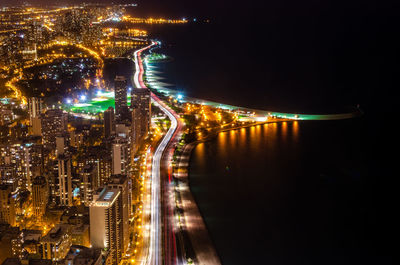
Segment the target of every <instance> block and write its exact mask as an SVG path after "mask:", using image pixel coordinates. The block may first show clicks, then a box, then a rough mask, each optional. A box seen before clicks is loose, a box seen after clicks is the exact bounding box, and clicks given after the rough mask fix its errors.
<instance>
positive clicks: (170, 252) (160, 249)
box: [134, 42, 182, 265]
mask: <svg viewBox="0 0 400 265" xmlns="http://www.w3.org/2000/svg"><path fill="white" fill-rule="evenodd" d="M155 45H157V43H156V42H153V43H152V44H151V45H149V46H147V47H144V48H142V49H140V50H137V51H136V52H135V53H134V57H135V58H134V59H135V69H136V71H135V74H134V85H135V87H136V88H137V89H140V88H146V86H145V84H144V82H143V73H144V68H143V61H142V58H141V53H142V52H143V51H145V50H147V49H150V48H151V47H153V46H155ZM151 97H152V102H153V103H154V104H155V105H156V106H157V107H158V108H160V109H161V111H163V112H164V113H165V114H166V115H167V116H168V118H169V119H170V120H171V126H170V128H169V129H168V131H167V133H166V134H165V136H164V138H163V139H162V140H161V142H160V144H159V145H158V146H157V148H156V151H155V152H154V155H153V162H152V174H151V201H150V211H151V213H150V215H151V217H150V227H149V228H150V229H149V230H150V240H149V247H148V252H147V255H146V257H145V259H143V261H142V264H151V265H159V264H164V262H163V261H164V260H165V264H176V263H177V259H176V251H175V248H174V247H171V245H170V243H166V244H165V245H163V244H162V232H163V230H162V227H163V222H162V220H164V228H165V231H166V234H167V235H168V236H171V237H172V239H173V238H174V236H175V235H174V232H173V231H174V230H173V223H171V222H170V221H169V220H170V219H165V218H163V216H162V211H163V208H162V203H161V202H162V193H161V186H162V184H163V183H162V182H163V181H164V180H165V178H162V175H161V166H162V162H161V161H162V158H163V157H164V156H165V155H167V161H168V160H169V159H170V155H171V150H173V149H171V148H173V146H174V144H173V143H174V142H175V141H176V140H177V135H178V134H179V133H180V130H181V129H182V123H181V121H180V120H179V116H178V115H177V114H176V113H175V112H174V111H173V110H172V109H170V108H169V107H168V106H167V105H166V104H165V103H164V102H162V101H161V100H160V99H159V98H158V97H157V96H156V95H154V94H153V93H151ZM168 150H169V152H167V151H168ZM168 208H169V207H167V210H168ZM164 209H165V208H164ZM164 211H165V210H164ZM167 213H169V211H168V212H167ZM167 218H168V216H167ZM172 219H173V218H172ZM165 220H167V222H166V221H165ZM164 239H165V237H164ZM167 239H168V240H166V242H171V241H172V245H173V244H174V242H173V240H170V238H167ZM164 247H165V249H166V250H167V251H164Z"/></svg>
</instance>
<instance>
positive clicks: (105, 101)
mask: <svg viewBox="0 0 400 265" xmlns="http://www.w3.org/2000/svg"><path fill="white" fill-rule="evenodd" d="M130 103H131V96H130V95H129V94H128V106H130ZM109 107H113V108H115V99H114V92H100V93H99V94H98V95H97V97H96V98H92V99H89V100H86V101H84V102H77V103H72V104H64V105H63V108H64V109H65V110H67V111H69V112H74V113H84V114H97V113H99V112H104V111H105V110H106V109H108V108H109Z"/></svg>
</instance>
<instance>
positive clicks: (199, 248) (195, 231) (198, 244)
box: [174, 119, 297, 265]
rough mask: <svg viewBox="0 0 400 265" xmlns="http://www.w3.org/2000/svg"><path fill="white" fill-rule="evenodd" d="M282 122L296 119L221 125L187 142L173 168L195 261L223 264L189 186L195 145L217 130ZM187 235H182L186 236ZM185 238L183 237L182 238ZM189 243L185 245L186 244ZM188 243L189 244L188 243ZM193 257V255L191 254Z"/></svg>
mask: <svg viewBox="0 0 400 265" xmlns="http://www.w3.org/2000/svg"><path fill="white" fill-rule="evenodd" d="M282 122H297V121H296V120H289V119H287V120H278V121H267V122H256V123H251V124H244V125H239V126H235V127H232V128H221V129H220V130H218V131H217V132H215V133H212V134H210V135H208V136H207V137H205V138H204V139H201V140H197V141H195V142H191V143H188V144H185V145H184V146H183V150H182V152H181V154H180V155H179V159H178V161H177V166H176V171H177V172H174V178H175V179H176V182H177V184H176V189H178V190H175V191H176V192H178V193H179V196H178V197H179V198H180V200H179V207H178V209H179V210H181V212H182V213H183V214H182V216H183V219H184V223H183V224H182V222H181V220H180V221H179V223H180V228H181V232H182V233H186V236H187V237H188V239H189V240H190V247H191V248H190V249H189V250H188V249H186V252H193V253H191V254H192V255H194V256H193V259H194V264H201V265H212V264H216V265H218V264H222V263H221V260H220V257H219V255H218V252H217V249H216V247H215V244H214V241H213V239H212V237H211V235H210V232H209V230H208V227H207V224H206V222H205V221H204V216H203V214H202V212H201V210H200V208H199V207H198V205H197V201H196V199H195V198H194V195H193V193H192V190H191V187H190V176H189V173H190V172H189V166H190V159H191V156H192V151H193V149H194V148H195V147H196V146H197V145H198V144H200V143H204V142H207V141H210V140H212V139H213V138H214V137H215V136H216V135H217V134H218V133H221V132H226V131H232V130H238V129H241V128H248V127H252V126H258V125H262V124H267V123H282ZM184 236H185V235H183V237H184ZM183 240H184V239H183ZM185 246H186V245H185ZM186 247H187V246H186ZM191 258H192V257H191Z"/></svg>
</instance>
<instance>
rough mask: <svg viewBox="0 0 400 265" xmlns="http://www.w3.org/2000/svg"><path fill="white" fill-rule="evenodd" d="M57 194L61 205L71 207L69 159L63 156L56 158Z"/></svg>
mask: <svg viewBox="0 0 400 265" xmlns="http://www.w3.org/2000/svg"><path fill="white" fill-rule="evenodd" d="M58 194H59V197H60V204H61V205H65V206H72V176H71V159H70V158H69V157H68V156H65V155H60V156H58Z"/></svg>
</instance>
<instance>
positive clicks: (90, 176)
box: [79, 164, 99, 206]
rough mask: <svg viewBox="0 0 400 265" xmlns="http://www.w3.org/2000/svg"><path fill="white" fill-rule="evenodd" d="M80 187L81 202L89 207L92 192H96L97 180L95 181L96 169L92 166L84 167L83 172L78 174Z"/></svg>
mask: <svg viewBox="0 0 400 265" xmlns="http://www.w3.org/2000/svg"><path fill="white" fill-rule="evenodd" d="M79 177H80V181H81V186H80V189H79V190H80V193H81V202H82V203H83V204H84V205H86V206H89V204H90V203H91V202H92V200H93V191H95V190H97V188H98V187H99V186H98V182H99V181H98V180H97V167H95V166H94V165H93V164H89V165H86V166H85V167H84V168H83V170H82V171H81V172H80V173H79Z"/></svg>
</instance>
